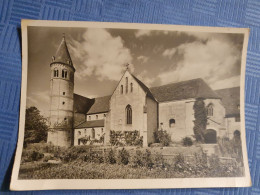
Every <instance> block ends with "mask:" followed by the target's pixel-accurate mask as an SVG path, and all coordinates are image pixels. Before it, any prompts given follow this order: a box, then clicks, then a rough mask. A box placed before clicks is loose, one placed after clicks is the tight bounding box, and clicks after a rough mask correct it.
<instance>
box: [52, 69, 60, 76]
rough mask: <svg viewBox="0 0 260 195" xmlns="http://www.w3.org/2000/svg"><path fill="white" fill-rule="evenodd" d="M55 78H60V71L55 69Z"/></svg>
mask: <svg viewBox="0 0 260 195" xmlns="http://www.w3.org/2000/svg"><path fill="white" fill-rule="evenodd" d="M53 76H54V77H59V70H57V69H54V71H53Z"/></svg>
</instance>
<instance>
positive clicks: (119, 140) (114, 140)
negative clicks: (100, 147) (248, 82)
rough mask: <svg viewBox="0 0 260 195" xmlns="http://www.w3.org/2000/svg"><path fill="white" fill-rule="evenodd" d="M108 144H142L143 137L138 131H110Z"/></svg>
mask: <svg viewBox="0 0 260 195" xmlns="http://www.w3.org/2000/svg"><path fill="white" fill-rule="evenodd" d="M110 144H111V145H112V146H142V145H143V137H142V136H140V133H139V131H137V130H135V131H124V132H122V131H110Z"/></svg>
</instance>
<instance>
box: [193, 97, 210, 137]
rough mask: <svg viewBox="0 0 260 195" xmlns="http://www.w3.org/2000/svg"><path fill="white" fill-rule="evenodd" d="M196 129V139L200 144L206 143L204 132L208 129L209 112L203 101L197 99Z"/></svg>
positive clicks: (194, 108) (194, 106) (195, 108)
mask: <svg viewBox="0 0 260 195" xmlns="http://www.w3.org/2000/svg"><path fill="white" fill-rule="evenodd" d="M193 110H194V118H195V120H194V121H193V122H194V127H193V131H194V134H195V138H196V140H197V141H199V142H204V136H203V135H204V132H205V130H206V127H207V110H206V107H205V103H204V100H203V99H196V101H195V103H194V105H193Z"/></svg>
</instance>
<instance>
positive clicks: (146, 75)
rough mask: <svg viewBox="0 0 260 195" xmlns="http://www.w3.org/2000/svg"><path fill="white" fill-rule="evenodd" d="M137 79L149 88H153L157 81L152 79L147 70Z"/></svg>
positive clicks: (154, 78)
mask: <svg viewBox="0 0 260 195" xmlns="http://www.w3.org/2000/svg"><path fill="white" fill-rule="evenodd" d="M137 78H138V79H139V80H140V81H142V82H143V83H144V84H145V85H146V86H148V87H151V86H152V84H153V83H154V82H155V81H156V79H157V78H156V77H151V76H150V74H149V72H148V71H147V70H143V71H142V72H141V73H140V74H138V75H137Z"/></svg>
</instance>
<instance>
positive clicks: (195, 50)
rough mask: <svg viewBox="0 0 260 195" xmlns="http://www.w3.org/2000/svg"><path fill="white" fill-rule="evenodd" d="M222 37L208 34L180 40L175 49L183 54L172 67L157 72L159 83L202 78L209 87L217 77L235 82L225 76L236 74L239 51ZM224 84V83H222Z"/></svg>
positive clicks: (238, 67)
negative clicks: (175, 66) (192, 39)
mask: <svg viewBox="0 0 260 195" xmlns="http://www.w3.org/2000/svg"><path fill="white" fill-rule="evenodd" d="M223 40H224V38H223V37H221V36H220V37H214V38H212V37H209V38H208V40H207V41H194V42H191V43H184V44H182V45H180V46H178V47H177V48H176V49H177V51H178V54H180V55H182V56H183V59H181V60H180V61H179V62H178V63H177V68H176V69H174V70H170V69H168V70H167V71H165V72H163V73H162V74H160V75H159V77H160V79H161V82H162V84H166V83H169V82H179V81H183V80H189V79H194V78H203V79H205V80H206V81H207V83H208V84H209V85H211V86H214V85H215V86H218V85H217V84H216V83H218V82H220V81H221V80H226V82H230V86H231V85H233V84H235V83H233V82H231V80H232V79H231V80H230V79H229V78H231V77H234V76H237V75H239V74H240V56H241V51H240V50H239V49H238V48H237V47H236V46H235V44H234V43H233V42H231V41H228V39H226V40H225V41H223ZM226 85H228V84H226Z"/></svg>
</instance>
